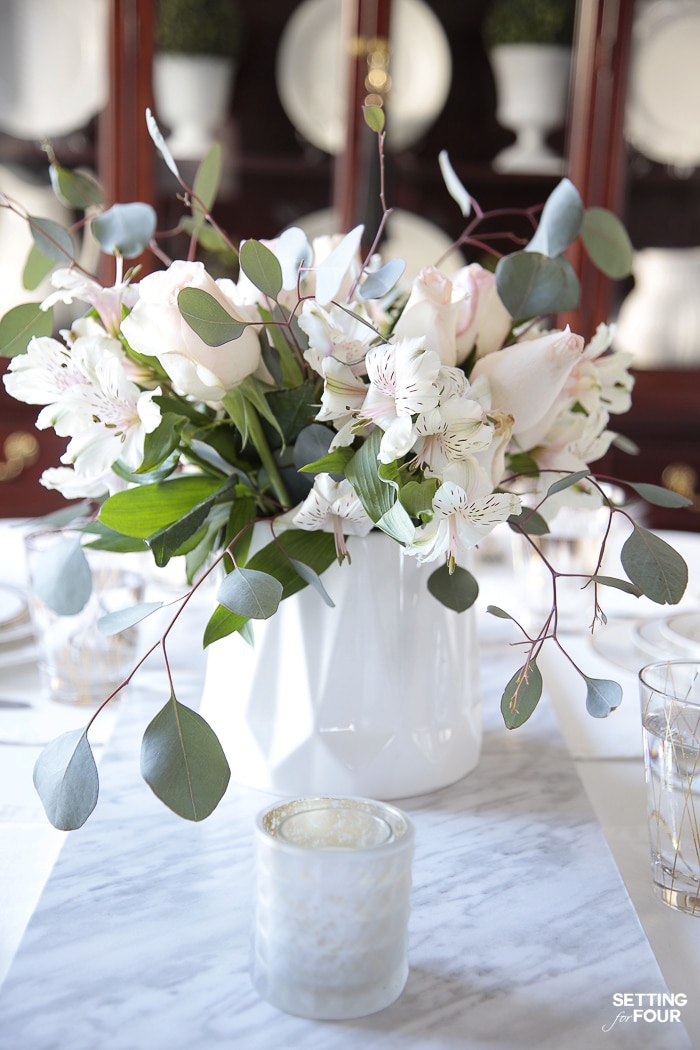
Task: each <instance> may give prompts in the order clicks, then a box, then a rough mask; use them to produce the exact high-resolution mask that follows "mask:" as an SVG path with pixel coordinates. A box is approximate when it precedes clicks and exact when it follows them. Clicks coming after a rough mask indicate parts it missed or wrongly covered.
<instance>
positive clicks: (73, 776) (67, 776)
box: [34, 729, 99, 831]
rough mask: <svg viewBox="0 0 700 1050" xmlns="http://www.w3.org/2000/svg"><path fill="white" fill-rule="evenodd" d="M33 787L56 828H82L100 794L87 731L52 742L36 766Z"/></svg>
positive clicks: (70, 829) (68, 829) (64, 829)
mask: <svg viewBox="0 0 700 1050" xmlns="http://www.w3.org/2000/svg"><path fill="white" fill-rule="evenodd" d="M34 787H35V788H36V790H37V793H38V795H39V798H40V799H41V802H42V805H43V807H44V809H45V811H46V816H47V817H48V818H49V820H50V821H51V823H52V824H53V826H54V827H55V828H58V829H59V830H60V831H75V830H76V828H80V827H82V826H83V824H84V823H85V821H86V820H87V819H88V817H89V816H90V814H91V813H92V811H93V810H94V808H95V806H96V805H97V796H98V793H99V779H98V776H97V766H96V764H95V759H94V756H93V754H92V749H91V748H90V745H89V743H88V739H87V735H86V731H85V730H84V729H73V730H71V732H69V733H64V734H63V735H62V736H59V737H58V738H57V739H56V740H53V741H52V742H51V743H50V744H49V745H48V746H47V747H45V748H44V750H43V751H42V752H41V754H40V755H39V758H38V759H37V762H36V765H35V766H34Z"/></svg>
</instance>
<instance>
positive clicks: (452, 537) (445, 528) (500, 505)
mask: <svg viewBox="0 0 700 1050" xmlns="http://www.w3.org/2000/svg"><path fill="white" fill-rule="evenodd" d="M451 473H452V477H453V478H458V479H459V482H458V481H456V480H446V481H444V482H443V483H442V485H441V486H440V488H439V489H438V490H437V492H436V493H435V496H434V497H433V518H432V520H431V521H429V522H428V523H427V524H426V525H421V526H420V527H419V528H418V529H416V535H415V537H414V540H413V543H412V544H411V545H410V546H408V547H406V554H413V555H415V556H416V557H417V558H418V560H419V561H421V562H425V561H435V560H436V559H437V558H440V557H443V556H445V557H446V558H447V562H448V565H454V564H455V563H456V561H457V559H458V557H459V555H460V554H462V553H464V552H465V551H467V550H469V549H470V548H472V547H474V546H476V544H477V543H479V541H480V540H483V539H484V538H485V537H486V536H488V534H489V533H490V532H491V531H492V530H493V529H494V528H495V527H496V525H500V524H501V523H502V522H504V521H506V520H507V519H508V518H509V517H510V515H511V514H517V513H518V511H519V510H520V498H519V497H518V496H516V495H514V494H513V493H510V492H502V493H496V492H493V491H492V489H491V482H490V479H489V477H488V474H487V473H486V471H484V470H483V469H482V468H481V467H480V466H479V465H478V463H477V462H476V460H467V461H465V462H463V463H460V464H459V465H458V467H457V468H453V470H452V472H451Z"/></svg>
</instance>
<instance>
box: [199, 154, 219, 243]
mask: <svg viewBox="0 0 700 1050" xmlns="http://www.w3.org/2000/svg"><path fill="white" fill-rule="evenodd" d="M222 168H223V151H222V149H221V145H220V144H219V143H218V142H215V143H214V145H213V146H212V147H211V149H210V150H209V152H208V153H207V155H206V156H205V157H204V159H203V160H202V162H201V164H200V165H199V167H198V169H197V174H196V175H195V178H194V185H193V187H192V192H193V197H192V216H193V218H194V233H195V236H198V234H199V230H200V229H201V227H202V226H203V224H204V223H205V222H206V219H207V214H208V213H210V212H211V210H212V208H213V207H214V201H215V200H216V195H217V193H218V192H219V185H220V183H221V171H222Z"/></svg>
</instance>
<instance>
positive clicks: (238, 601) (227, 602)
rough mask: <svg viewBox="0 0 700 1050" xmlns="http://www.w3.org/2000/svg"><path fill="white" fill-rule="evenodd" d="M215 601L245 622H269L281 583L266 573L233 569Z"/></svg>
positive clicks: (277, 603)
mask: <svg viewBox="0 0 700 1050" xmlns="http://www.w3.org/2000/svg"><path fill="white" fill-rule="evenodd" d="M216 600H217V601H218V602H219V604H220V605H223V606H225V607H226V608H227V609H230V610H231V612H234V613H236V614H237V615H238V616H244V617H245V618H246V619H247V620H269V618H270V617H271V616H274V614H275V613H276V612H277V609H278V608H279V604H280V602H281V601H282V584H281V583H280V582H279V580H276V579H275V577H274V576H270V574H269V573H267V572H259V571H258V570H256V569H234V570H233V572H230V573H229V574H228V576H226V577H225V578H224V579H223V580H222V582H221V585H220V587H219V590H218V591H217V594H216Z"/></svg>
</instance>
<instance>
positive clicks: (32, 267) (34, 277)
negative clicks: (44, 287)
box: [22, 244, 56, 291]
mask: <svg viewBox="0 0 700 1050" xmlns="http://www.w3.org/2000/svg"><path fill="white" fill-rule="evenodd" d="M55 265H56V263H55V262H54V260H53V259H49V258H48V257H47V256H46V255H44V254H43V252H40V251H39V249H38V248H37V246H36V244H33V245H32V246H31V248H30V249H29V255H28V256H27V261H26V262H25V264H24V270H23V271H22V287H23V288H26V289H27V291H33V290H34V289H35V288H38V287H39V285H40V284H41V282H42V281H43V280H44V278H45V277H47V276H48V275H49V274H50V273H51V271H52V270H53V268H54V266H55Z"/></svg>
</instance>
